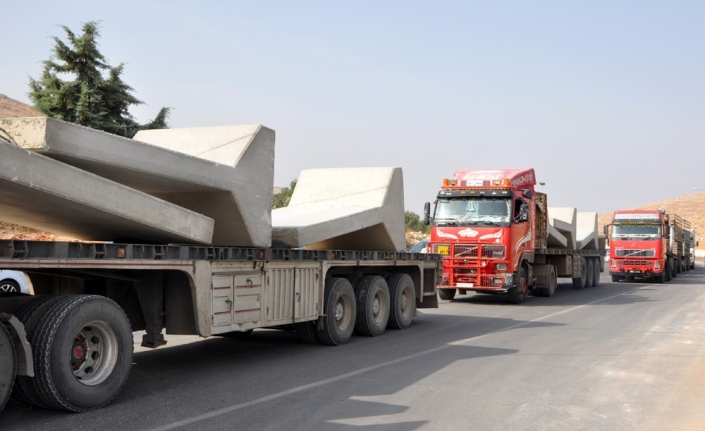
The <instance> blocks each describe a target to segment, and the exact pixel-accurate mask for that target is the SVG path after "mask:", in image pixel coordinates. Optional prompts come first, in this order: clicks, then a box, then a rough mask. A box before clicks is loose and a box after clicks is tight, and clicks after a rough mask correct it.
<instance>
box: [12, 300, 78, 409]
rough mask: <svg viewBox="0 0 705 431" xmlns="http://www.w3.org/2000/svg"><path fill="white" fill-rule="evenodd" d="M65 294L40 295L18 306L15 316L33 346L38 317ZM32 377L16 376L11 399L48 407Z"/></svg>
mask: <svg viewBox="0 0 705 431" xmlns="http://www.w3.org/2000/svg"><path fill="white" fill-rule="evenodd" d="M65 296H66V295H40V296H37V297H36V298H34V299H32V300H31V301H29V302H28V303H26V304H24V305H23V306H22V308H20V309H19V310H18V311H17V313H16V314H15V317H16V318H17V319H18V320H19V321H20V322H22V325H24V330H25V333H26V334H27V341H28V342H29V344H30V345H32V346H34V332H35V330H36V329H37V325H38V324H39V321H40V319H41V318H42V316H44V312H45V311H46V309H47V307H49V306H50V305H51V304H53V303H54V302H56V301H58V300H60V299H61V298H63V297H65ZM33 381H34V378H33V377H29V376H17V379H16V381H15V389H14V390H13V391H12V400H13V401H14V402H16V403H18V404H21V405H23V406H31V407H38V408H49V406H48V405H47V404H45V403H44V402H43V401H42V399H41V397H40V396H39V394H37V391H36V390H35V388H34V384H33Z"/></svg>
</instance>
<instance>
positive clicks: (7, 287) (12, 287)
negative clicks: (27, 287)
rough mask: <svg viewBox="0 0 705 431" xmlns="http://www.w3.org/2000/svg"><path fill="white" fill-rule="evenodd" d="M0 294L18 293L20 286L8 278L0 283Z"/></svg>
mask: <svg viewBox="0 0 705 431" xmlns="http://www.w3.org/2000/svg"><path fill="white" fill-rule="evenodd" d="M0 293H20V285H19V284H18V283H17V282H16V281H15V280H11V279H9V278H7V279H5V280H3V281H0Z"/></svg>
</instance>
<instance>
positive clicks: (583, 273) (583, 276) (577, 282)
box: [573, 258, 587, 289]
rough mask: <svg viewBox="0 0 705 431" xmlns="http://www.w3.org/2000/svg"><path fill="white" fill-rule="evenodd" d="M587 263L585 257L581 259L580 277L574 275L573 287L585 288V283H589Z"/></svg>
mask: <svg viewBox="0 0 705 431" xmlns="http://www.w3.org/2000/svg"><path fill="white" fill-rule="evenodd" d="M586 266H587V264H586V263H585V259H584V258H581V259H580V277H574V278H573V287H574V288H576V289H583V288H585V284H586V283H587V268H586Z"/></svg>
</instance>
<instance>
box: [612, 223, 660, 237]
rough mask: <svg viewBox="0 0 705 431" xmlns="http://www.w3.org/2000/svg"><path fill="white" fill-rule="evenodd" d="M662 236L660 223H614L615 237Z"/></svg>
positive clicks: (613, 234) (613, 235) (613, 232)
mask: <svg viewBox="0 0 705 431" xmlns="http://www.w3.org/2000/svg"><path fill="white" fill-rule="evenodd" d="M660 236H661V225H658V224H615V225H612V238H614V239H637V240H638V239H655V238H659V237H660Z"/></svg>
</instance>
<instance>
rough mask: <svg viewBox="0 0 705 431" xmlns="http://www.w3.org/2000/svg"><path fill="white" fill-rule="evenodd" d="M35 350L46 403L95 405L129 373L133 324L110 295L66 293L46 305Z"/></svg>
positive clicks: (78, 408)
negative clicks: (108, 296) (109, 297)
mask: <svg viewBox="0 0 705 431" xmlns="http://www.w3.org/2000/svg"><path fill="white" fill-rule="evenodd" d="M32 353H33V354H34V371H35V377H34V379H33V386H34V388H35V390H36V391H37V393H38V394H39V396H40V397H41V399H42V401H43V402H44V403H45V404H47V405H49V406H50V407H52V408H55V409H59V410H67V411H73V412H83V411H87V410H92V409H96V408H99V407H102V406H104V405H106V404H108V403H109V402H110V401H111V400H112V399H113V398H114V397H115V396H116V395H117V394H118V392H120V389H122V386H123V385H124V384H125V381H126V380H127V376H128V375H129V374H130V368H131V366H132V353H133V339H132V328H131V327H130V322H129V320H128V319H127V316H125V313H124V312H123V310H122V309H121V308H120V307H119V306H118V305H117V304H116V303H115V302H113V301H112V300H110V299H108V298H105V297H103V296H97V295H67V296H65V297H62V298H61V299H59V300H58V301H54V302H52V303H51V305H50V306H49V307H47V309H46V311H45V313H44V315H43V316H42V318H41V319H40V321H39V324H38V325H37V329H36V330H35V333H34V344H33V345H32ZM79 355H80V356H79Z"/></svg>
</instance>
